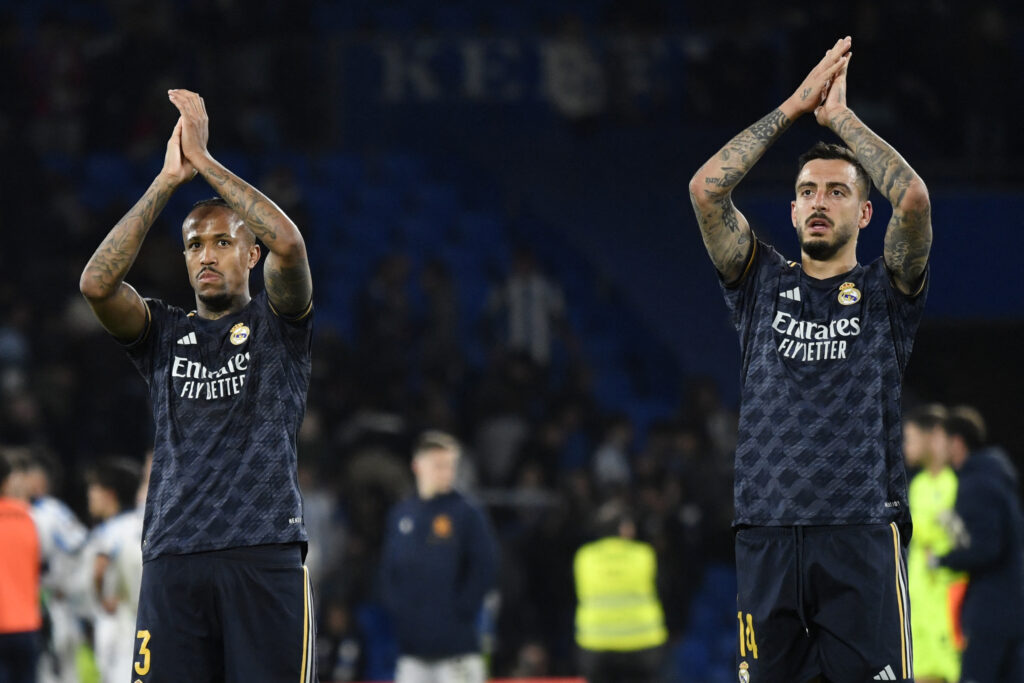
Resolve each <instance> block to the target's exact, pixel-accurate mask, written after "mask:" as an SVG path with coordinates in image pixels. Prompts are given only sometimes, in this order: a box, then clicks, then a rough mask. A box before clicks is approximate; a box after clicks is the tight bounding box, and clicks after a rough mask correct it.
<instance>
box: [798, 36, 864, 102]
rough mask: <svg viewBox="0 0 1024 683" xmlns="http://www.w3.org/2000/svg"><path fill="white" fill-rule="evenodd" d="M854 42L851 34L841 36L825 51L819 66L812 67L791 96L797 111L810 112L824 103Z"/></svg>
mask: <svg viewBox="0 0 1024 683" xmlns="http://www.w3.org/2000/svg"><path fill="white" fill-rule="evenodd" d="M852 44H853V39H852V38H850V36H846V37H845V38H840V39H839V40H837V41H836V44H835V45H833V46H832V48H831V49H830V50H828V51H827V52H826V53H825V56H824V57H822V58H821V61H820V62H818V64H817V66H815V67H814V68H813V69H811V72H810V73H809V74H807V77H806V78H804V82H803V83H801V84H800V87H799V88H797V89H796V92H794V93H793V94H792V95H791V96H790V98H789V99H790V102H792V104H793V106H794V107H795V108H796V110H797V111H799V112H800V113H801V114H809V113H811V112H813V111H815V109H817V108H818V107H820V106H821V105H822V104H823V103H824V101H825V96H826V95H827V94H828V92H829V86H830V85H831V84H832V79H833V77H834V76H835V75H836V74H837V73H839V71H840V70H841V69H842V68H843V65H844V64H845V59H844V56H845V55H846V53H847V52H849V50H850V46H851V45H852Z"/></svg>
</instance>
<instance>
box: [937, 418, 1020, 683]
mask: <svg viewBox="0 0 1024 683" xmlns="http://www.w3.org/2000/svg"><path fill="white" fill-rule="evenodd" d="M943 429H944V430H945V432H946V436H947V437H948V439H949V454H950V462H951V463H952V464H953V467H955V468H956V470H957V474H958V475H959V477H960V481H959V488H958V490H957V494H956V506H955V508H954V510H955V513H956V516H955V518H954V520H953V522H954V536H955V537H956V545H955V547H954V548H953V549H952V550H951V551H950V552H948V553H946V554H944V555H941V556H938V555H937V556H935V557H934V558H933V561H932V564H933V566H936V567H946V568H949V569H952V570H955V571H961V572H967V573H968V575H969V578H968V583H967V591H966V593H965V594H964V601H963V611H962V613H961V623H962V627H963V634H964V638H965V641H966V647H965V648H964V652H963V660H962V662H961V670H960V681H961V682H962V683H996V682H999V683H1008V682H1009V681H1022V680H1024V512H1022V510H1021V501H1020V495H1019V493H1018V488H1017V487H1018V478H1017V471H1016V470H1015V469H1014V467H1013V464H1012V463H1011V462H1010V459H1009V458H1008V457H1007V456H1006V453H1004V452H1003V450H1002V449H1000V448H998V447H994V446H989V447H987V448H986V447H984V444H985V421H984V419H983V418H982V417H981V414H980V413H978V411H977V410H975V409H974V408H970V407H966V406H962V407H959V408H954V409H952V410H951V411H950V413H949V417H948V418H947V419H946V420H945V422H944V423H943Z"/></svg>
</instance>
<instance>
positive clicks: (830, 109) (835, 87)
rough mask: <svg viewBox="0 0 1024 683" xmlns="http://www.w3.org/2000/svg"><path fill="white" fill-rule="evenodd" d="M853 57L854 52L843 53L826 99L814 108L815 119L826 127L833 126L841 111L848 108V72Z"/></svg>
mask: <svg viewBox="0 0 1024 683" xmlns="http://www.w3.org/2000/svg"><path fill="white" fill-rule="evenodd" d="M852 58H853V53H852V52H849V53H847V54H845V55H843V57H842V61H841V63H840V68H839V71H837V72H836V74H835V76H833V77H832V83H831V85H829V87H828V92H827V93H826V95H825V100H824V101H823V102H822V103H821V104H820V105H818V107H817V108H816V109H815V110H814V118H815V120H816V121H817V122H818V123H820V124H821V125H823V126H825V127H826V128H833V122H834V121H835V120H836V119H837V118H838V116H839V115H840V114H841V113H843V112H845V111H847V110H848V107H847V106H846V74H847V72H848V71H849V69H850V60H851V59H852Z"/></svg>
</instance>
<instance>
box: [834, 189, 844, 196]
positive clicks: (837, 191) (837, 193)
mask: <svg viewBox="0 0 1024 683" xmlns="http://www.w3.org/2000/svg"><path fill="white" fill-rule="evenodd" d="M832 194H833V195H835V196H836V197H844V196H845V195H844V194H843V191H842V190H832Z"/></svg>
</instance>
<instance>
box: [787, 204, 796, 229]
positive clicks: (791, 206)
mask: <svg viewBox="0 0 1024 683" xmlns="http://www.w3.org/2000/svg"><path fill="white" fill-rule="evenodd" d="M789 219H790V220H791V221H793V227H794V228H795V227H796V200H795V199H794V200H793V201H791V202H790V203H789Z"/></svg>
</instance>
